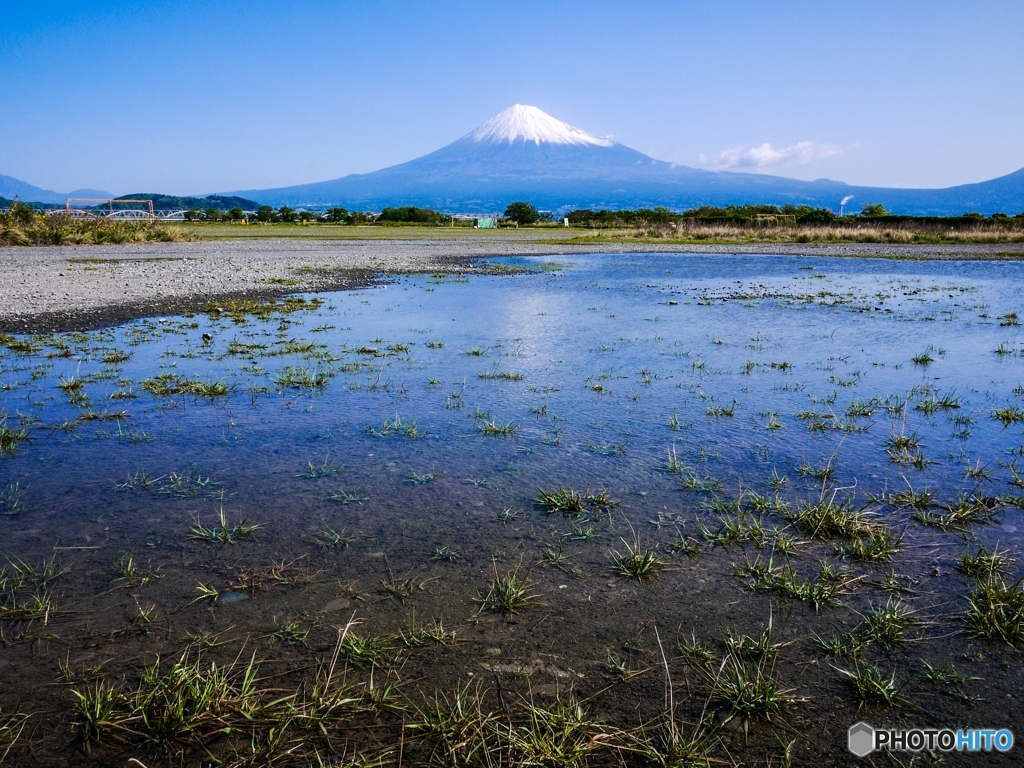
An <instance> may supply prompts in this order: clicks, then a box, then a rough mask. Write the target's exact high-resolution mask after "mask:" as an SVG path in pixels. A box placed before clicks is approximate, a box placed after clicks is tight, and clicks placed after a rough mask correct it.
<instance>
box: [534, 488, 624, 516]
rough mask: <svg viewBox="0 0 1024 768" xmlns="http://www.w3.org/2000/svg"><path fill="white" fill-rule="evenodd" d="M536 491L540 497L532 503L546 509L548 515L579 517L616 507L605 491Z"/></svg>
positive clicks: (616, 504)
mask: <svg viewBox="0 0 1024 768" xmlns="http://www.w3.org/2000/svg"><path fill="white" fill-rule="evenodd" d="M537 490H538V491H539V492H540V496H539V497H538V498H537V499H536V501H535V502H534V503H535V504H536V505H537V506H539V507H543V508H544V509H546V510H547V511H548V514H555V513H561V514H562V515H563V516H565V517H568V518H576V517H579V516H580V515H582V514H584V513H586V512H588V511H594V512H597V513H600V512H604V511H607V510H608V509H610V508H611V507H614V506H618V502H617V501H615V500H614V499H612V498H611V496H609V495H608V492H607V491H600V492H598V493H591V491H590V489H589V488H587V490H585V491H582V492H581V491H575V490H572V489H571V488H558V489H556V490H553V491H545V490H544V489H543V488H538V489H537Z"/></svg>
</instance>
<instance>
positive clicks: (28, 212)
mask: <svg viewBox="0 0 1024 768" xmlns="http://www.w3.org/2000/svg"><path fill="white" fill-rule="evenodd" d="M7 214H8V216H10V218H11V220H13V221H14V223H15V224H16V225H17V226H19V227H24V228H27V227H31V226H32V225H33V224H35V223H36V220H37V219H38V218H39V216H40V213H39V211H37V210H36V209H35V208H33V207H32V206H31V205H25V203H20V202H15V203H14V204H13V205H11V207H10V209H9V210H8V211H7Z"/></svg>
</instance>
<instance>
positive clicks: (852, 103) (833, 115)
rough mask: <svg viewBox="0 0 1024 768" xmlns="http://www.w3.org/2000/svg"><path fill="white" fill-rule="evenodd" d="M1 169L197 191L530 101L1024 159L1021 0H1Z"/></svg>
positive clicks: (55, 184)
mask: <svg viewBox="0 0 1024 768" xmlns="http://www.w3.org/2000/svg"><path fill="white" fill-rule="evenodd" d="M0 11H2V12H0V73H2V75H0V174H6V175H9V176H15V177H17V178H20V179H22V180H24V181H28V182H30V183H32V184H36V185H38V186H42V187H46V188H49V189H55V190H57V191H67V190H70V189H72V188H76V187H84V186H91V187H99V188H103V189H107V190H110V191H112V192H114V193H117V194H124V193H128V192H143V191H145V192H169V193H177V194H198V193H208V192H216V191H226V190H232V189H244V188H260V187H272V186H283V185H288V184H297V183H304V182H312V181H321V180H325V179H330V178H336V177H338V176H343V175H345V174H348V173H359V172H366V171H371V170H375V169H377V168H381V167H384V166H387V165H392V164H395V163H399V162H403V161H405V160H409V159H412V158H414V157H417V156H419V155H422V154H425V153H427V152H430V151H432V150H434V149H437V148H439V147H441V146H442V145H444V144H447V143H448V142H450V141H453V140H455V139H457V138H458V137H460V136H462V135H463V134H465V133H467V132H469V131H470V130H472V129H473V128H475V127H476V126H477V125H479V124H480V123H482V122H484V121H485V120H487V119H488V118H490V117H492V116H493V115H494V114H496V113H497V112H499V111H501V110H502V109H504V108H506V107H508V106H509V105H511V104H513V103H521V104H532V105H535V106H538V107H540V108H541V109H543V110H545V111H546V112H549V113H550V114H552V115H554V116H555V117H557V118H559V119H561V120H564V121H566V122H568V123H570V124H572V125H575V126H578V127H580V128H582V129H584V130H586V131H589V132H590V133H594V134H597V135H600V136H612V137H613V138H615V139H617V140H618V141H621V142H623V143H625V144H628V145H630V146H632V147H634V148H635V149H638V150H640V151H642V152H646V153H648V154H650V155H652V156H654V157H656V158H659V159H663V160H670V161H675V162H678V163H683V164H687V165H694V166H703V167H708V168H722V169H734V170H747V171H759V172H768V173H775V174H778V175H783V176H792V177H796V178H804V179H813V178H819V177H828V178H833V179H841V180H843V181H847V182H850V183H854V184H871V185H886V186H925V187H934V186H948V185H951V184H959V183H965V182H971V181H980V180H983V179H987V178H992V177H994V176H999V175H1002V174H1005V173H1009V172H1011V171H1014V170H1016V169H1018V168H1021V167H1024V87H1022V86H1021V76H1022V73H1024V3H1022V2H1020V0H1014V1H1013V2H978V3H964V2H945V1H942V0H939V1H938V2H935V1H933V2H918V1H917V0H910V1H905V2H900V3H893V2H888V3H882V2H871V1H870V0H868V1H864V0H861V1H860V2H857V3H846V4H842V5H840V4H835V3H833V4H826V3H822V2H820V1H819V2H789V3H765V2H763V0H762V1H760V2H741V1H739V0H737V1H734V2H729V1H728V0H726V1H724V2H714V3H712V2H703V3H697V2H692V3H685V2H642V0H641V1H639V2H638V1H636V0H634V2H629V3H625V2H620V3H609V2H600V1H598V0H590V1H589V2H554V3H552V2H550V0H549V1H548V2H516V3H507V2H503V3H488V2H479V1H478V2H438V3H413V2H386V1H383V0H382V1H378V2H359V1H358V0H355V1H352V2H333V3H328V2H317V1H316V0H309V1H307V2H303V3H287V2H277V3H269V2H266V3H265V2H218V3H210V2H209V0H207V1H206V2H192V1H191V0H185V1H183V2H173V3H172V2H146V1H145V0H133V1H132V2H121V1H120V0H111V1H110V2H90V1H89V0H82V1H81V2H73V3H65V2H60V1H56V2H47V3H13V2H8V1H6V0H5V1H4V2H2V3H0Z"/></svg>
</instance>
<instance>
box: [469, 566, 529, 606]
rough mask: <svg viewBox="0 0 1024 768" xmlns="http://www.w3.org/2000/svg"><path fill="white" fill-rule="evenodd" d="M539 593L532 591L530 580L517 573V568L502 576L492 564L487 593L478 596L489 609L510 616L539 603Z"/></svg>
mask: <svg viewBox="0 0 1024 768" xmlns="http://www.w3.org/2000/svg"><path fill="white" fill-rule="evenodd" d="M539 599H540V595H537V594H535V593H534V592H533V586H532V585H531V584H530V580H529V579H528V578H527V577H525V576H521V575H520V574H519V568H518V567H517V568H513V569H512V570H511V571H509V572H508V573H506V574H505V575H504V576H502V575H501V574H499V573H498V566H497V564H496V563H495V564H494V577H493V578H492V579H491V584H490V587H489V588H488V590H487V593H486V594H484V595H483V596H482V597H481V598H480V604H481V605H482V606H483V607H484V608H487V609H489V610H492V611H496V612H498V613H501V614H502V615H504V616H512V615H514V614H517V613H521V612H522V611H524V610H527V609H529V608H537V607H539V606H540V605H541V603H540V602H539Z"/></svg>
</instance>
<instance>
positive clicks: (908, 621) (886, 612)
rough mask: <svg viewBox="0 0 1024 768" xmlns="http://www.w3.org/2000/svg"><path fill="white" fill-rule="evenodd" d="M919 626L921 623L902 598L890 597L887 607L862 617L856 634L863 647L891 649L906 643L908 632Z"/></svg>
mask: <svg viewBox="0 0 1024 768" xmlns="http://www.w3.org/2000/svg"><path fill="white" fill-rule="evenodd" d="M918 624H920V621H919V620H918V619H917V617H915V616H914V615H913V613H912V612H911V611H910V609H909V608H908V607H907V606H906V605H905V604H904V603H903V601H902V600H901V599H900V598H895V599H894V598H892V597H890V598H889V599H888V600H887V601H886V604H885V605H883V606H881V607H878V608H875V607H872V608H871V609H870V610H869V611H868V612H867V613H865V614H862V615H861V622H860V625H859V626H858V628H857V630H856V632H857V636H858V639H859V641H860V643H861V645H862V646H865V645H869V644H872V643H875V644H879V645H884V646H887V647H891V646H895V645H899V644H900V643H902V642H904V641H905V640H906V636H907V632H908V630H910V629H912V628H913V627H915V626H917V625H918Z"/></svg>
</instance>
